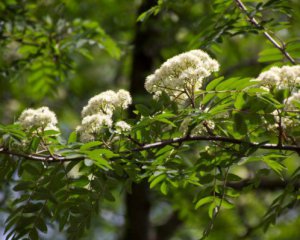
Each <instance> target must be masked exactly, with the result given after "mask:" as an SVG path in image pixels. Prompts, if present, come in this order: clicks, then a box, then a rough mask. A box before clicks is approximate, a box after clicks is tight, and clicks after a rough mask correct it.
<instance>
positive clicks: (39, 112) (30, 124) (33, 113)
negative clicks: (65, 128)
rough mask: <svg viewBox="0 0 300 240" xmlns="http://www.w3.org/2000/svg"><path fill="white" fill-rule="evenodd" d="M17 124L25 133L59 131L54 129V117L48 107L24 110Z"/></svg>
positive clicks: (55, 122)
mask: <svg viewBox="0 0 300 240" xmlns="http://www.w3.org/2000/svg"><path fill="white" fill-rule="evenodd" d="M18 122H19V123H20V125H21V127H22V128H24V129H25V130H26V131H32V130H35V131H38V132H40V131H44V130H55V131H59V130H58V128H57V127H56V124H57V119H56V115H55V113H54V112H52V111H50V110H49V108H48V107H41V108H38V109H31V108H29V109H26V110H24V111H23V112H22V113H21V115H20V117H19V119H18Z"/></svg>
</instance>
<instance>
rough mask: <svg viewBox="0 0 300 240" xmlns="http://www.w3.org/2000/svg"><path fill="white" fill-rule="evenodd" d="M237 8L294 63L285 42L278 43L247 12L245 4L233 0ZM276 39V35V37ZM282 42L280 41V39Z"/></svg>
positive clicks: (238, 0) (239, 0)
mask: <svg viewBox="0 0 300 240" xmlns="http://www.w3.org/2000/svg"><path fill="white" fill-rule="evenodd" d="M234 1H235V2H236V4H237V6H238V8H239V9H240V10H241V11H242V12H243V13H244V14H245V15H246V16H247V18H248V20H249V22H250V23H251V24H252V25H253V26H255V27H256V28H258V29H260V30H263V34H264V36H265V37H266V38H267V39H268V40H269V41H270V42H271V43H272V44H273V46H274V47H276V48H277V49H278V50H279V51H280V52H281V53H282V54H283V55H284V56H285V57H286V58H287V59H288V60H289V61H290V62H291V63H292V64H293V65H295V64H296V61H295V59H294V58H293V57H292V56H291V55H290V54H289V53H288V52H287V51H286V48H285V44H280V43H278V42H277V41H276V40H275V39H274V38H273V37H272V36H271V35H270V34H269V33H268V31H267V30H266V29H265V28H264V27H263V26H262V25H261V24H260V23H259V22H258V21H257V20H256V18H255V17H252V16H251V15H250V13H249V12H248V10H247V8H246V6H245V5H244V3H243V2H242V1H241V0H234ZM276 38H277V39H278V37H276ZM281 42H282V41H281Z"/></svg>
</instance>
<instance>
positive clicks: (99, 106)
mask: <svg viewBox="0 0 300 240" xmlns="http://www.w3.org/2000/svg"><path fill="white" fill-rule="evenodd" d="M116 102H117V94H116V93H115V92H114V91H111V90H108V91H105V92H102V93H100V94H98V95H96V96H94V97H92V98H91V99H90V100H89V102H88V105H87V106H85V107H84V108H83V110H82V116H83V117H86V116H88V115H93V114H98V113H101V114H106V115H112V113H113V110H114V109H115V104H116Z"/></svg>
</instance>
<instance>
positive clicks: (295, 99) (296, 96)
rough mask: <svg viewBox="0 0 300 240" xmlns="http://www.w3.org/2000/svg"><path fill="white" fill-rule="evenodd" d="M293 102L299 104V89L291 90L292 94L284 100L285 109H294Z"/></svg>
mask: <svg viewBox="0 0 300 240" xmlns="http://www.w3.org/2000/svg"><path fill="white" fill-rule="evenodd" d="M295 103H298V104H300V91H298V92H293V93H292V96H290V97H289V98H288V99H286V100H285V109H286V110H287V111H293V110H296V109H297V108H296V107H295Z"/></svg>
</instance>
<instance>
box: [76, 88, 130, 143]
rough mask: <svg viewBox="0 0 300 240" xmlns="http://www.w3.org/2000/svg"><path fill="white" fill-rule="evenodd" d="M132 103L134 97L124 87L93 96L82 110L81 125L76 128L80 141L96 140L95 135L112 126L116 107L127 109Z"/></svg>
mask: <svg viewBox="0 0 300 240" xmlns="http://www.w3.org/2000/svg"><path fill="white" fill-rule="evenodd" d="M131 103H132V99H131V96H130V94H129V92H128V91H126V90H122V89H121V90H119V91H118V92H114V91H111V90H108V91H105V92H102V93H100V94H98V95H96V96H94V97H92V98H91V99H90V100H89V101H88V104H87V106H85V107H84V108H83V110H82V117H83V119H82V122H81V125H80V126H78V127H77V128H76V131H77V133H78V134H79V136H80V141H82V142H89V141H93V140H95V137H97V135H98V134H99V133H101V132H102V130H103V129H105V128H107V127H108V128H111V127H112V124H113V120H112V116H113V113H114V111H115V109H116V108H121V109H126V108H128V106H129V104H131ZM128 126H129V125H128ZM121 127H123V128H124V129H126V127H127V126H125V125H123V126H121V125H120V126H119V128H120V129H121ZM129 127H130V126H129Z"/></svg>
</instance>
